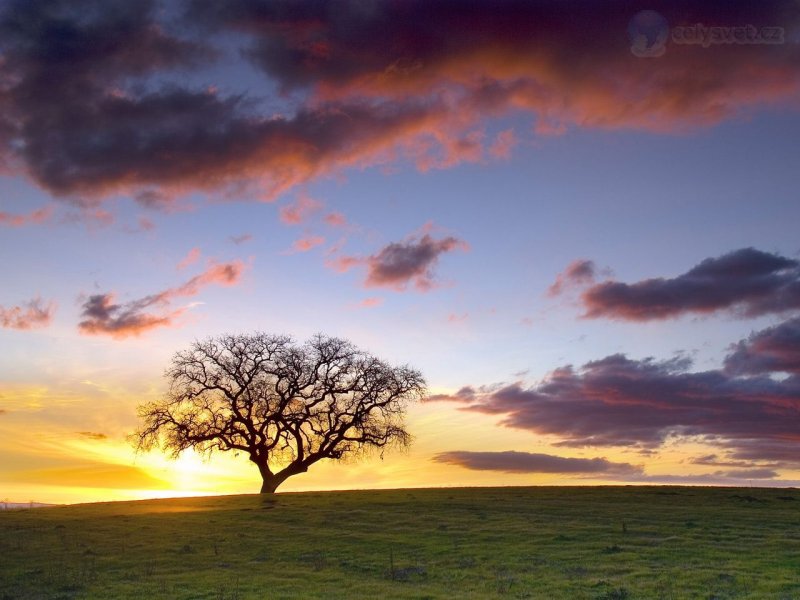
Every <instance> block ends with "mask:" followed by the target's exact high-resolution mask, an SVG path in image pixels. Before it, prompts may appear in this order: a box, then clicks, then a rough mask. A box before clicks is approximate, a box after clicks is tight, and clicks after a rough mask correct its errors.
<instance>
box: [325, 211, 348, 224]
mask: <svg viewBox="0 0 800 600" xmlns="http://www.w3.org/2000/svg"><path fill="white" fill-rule="evenodd" d="M323 221H324V222H325V224H326V225H329V226H331V227H346V226H347V217H345V216H344V215H343V214H342V213H340V212H332V213H328V214H327V215H325V217H324V219H323Z"/></svg>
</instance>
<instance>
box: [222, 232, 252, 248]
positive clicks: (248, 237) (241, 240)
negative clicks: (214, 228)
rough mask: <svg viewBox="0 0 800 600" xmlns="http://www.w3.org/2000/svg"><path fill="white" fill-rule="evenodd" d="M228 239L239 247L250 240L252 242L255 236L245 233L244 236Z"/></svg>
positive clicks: (233, 236) (234, 236)
mask: <svg viewBox="0 0 800 600" xmlns="http://www.w3.org/2000/svg"><path fill="white" fill-rule="evenodd" d="M228 239H229V240H230V241H232V242H233V243H234V244H236V245H237V246H239V245H241V244H244V243H245V242H249V241H250V240H252V239H253V236H252V234H250V233H243V234H242V235H232V236H230V237H229V238H228Z"/></svg>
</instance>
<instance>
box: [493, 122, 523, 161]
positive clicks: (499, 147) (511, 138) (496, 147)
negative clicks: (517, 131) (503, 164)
mask: <svg viewBox="0 0 800 600" xmlns="http://www.w3.org/2000/svg"><path fill="white" fill-rule="evenodd" d="M516 145H517V138H516V136H515V135H514V130H513V129H505V130H503V131H501V132H500V133H498V134H497V137H496V138H495V139H494V143H493V144H492V145H491V146H490V147H489V154H491V155H492V156H494V157H495V158H500V159H507V158H511V151H512V150H513V148H514V146H516Z"/></svg>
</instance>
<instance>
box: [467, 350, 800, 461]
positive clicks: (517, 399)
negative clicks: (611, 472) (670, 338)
mask: <svg viewBox="0 0 800 600" xmlns="http://www.w3.org/2000/svg"><path fill="white" fill-rule="evenodd" d="M690 366H691V365H690V362H689V361H688V360H687V359H672V360H668V361H663V362H656V361H654V360H652V359H645V360H632V359H629V358H626V357H625V356H623V355H619V354H618V355H613V356H608V357H606V358H604V359H601V360H597V361H592V362H589V363H586V364H585V365H583V366H582V367H581V368H580V369H574V368H573V367H571V366H567V367H562V368H560V369H556V370H555V371H553V372H552V373H550V374H549V375H548V376H547V378H545V379H544V380H543V381H542V382H541V383H539V384H538V385H534V386H531V387H527V388H526V387H523V386H522V385H520V384H517V383H515V384H511V385H506V386H504V387H501V388H499V389H495V390H492V391H486V392H479V393H475V394H473V395H470V394H465V395H464V396H462V397H459V398H454V399H455V400H460V401H461V402H463V403H464V410H468V411H474V412H480V413H486V414H491V415H501V416H502V419H501V421H500V423H501V424H502V425H505V426H507V427H513V428H517V429H526V430H529V431H531V432H535V433H538V434H549V435H553V436H558V437H559V438H560V441H559V442H558V443H557V444H556V445H561V446H574V447H583V446H632V447H638V448H656V447H659V446H660V445H662V444H663V443H664V442H665V441H666V440H667V439H668V438H670V437H671V436H679V437H696V438H698V439H701V440H703V441H706V442H708V443H712V444H715V445H719V446H721V447H724V448H726V449H728V450H730V451H731V452H732V454H731V458H734V459H746V460H758V459H764V460H771V459H772V460H774V459H776V456H775V450H776V449H778V448H780V454H781V459H780V460H786V459H787V457H788V456H790V455H791V452H793V453H794V458H792V459H791V460H792V462H794V463H798V462H800V459H798V456H800V455H799V454H798V450H800V378H798V377H790V378H787V379H784V380H781V381H777V380H775V379H772V378H770V377H750V378H740V377H732V376H729V375H727V374H726V373H724V372H723V371H705V372H690V371H689V368H690ZM790 451H791V452H790Z"/></svg>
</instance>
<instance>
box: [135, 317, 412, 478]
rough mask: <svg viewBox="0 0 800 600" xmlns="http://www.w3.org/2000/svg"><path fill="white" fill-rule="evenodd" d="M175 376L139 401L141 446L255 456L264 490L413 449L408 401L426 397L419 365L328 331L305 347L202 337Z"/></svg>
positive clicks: (180, 356)
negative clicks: (331, 463)
mask: <svg viewBox="0 0 800 600" xmlns="http://www.w3.org/2000/svg"><path fill="white" fill-rule="evenodd" d="M166 377H167V379H168V380H169V384H170V386H169V391H168V392H167V394H166V395H165V397H164V398H163V399H161V400H159V401H156V402H151V403H148V404H144V405H141V406H139V409H138V413H139V417H140V418H141V419H142V424H141V426H140V428H139V430H138V431H137V432H136V434H135V435H134V436H132V440H133V442H134V444H135V445H136V446H137V448H138V449H139V450H150V449H152V448H155V447H160V448H162V449H163V450H165V451H169V452H171V453H172V455H173V457H177V456H178V455H179V454H180V453H181V452H182V451H183V450H186V449H188V448H194V449H196V450H198V451H200V452H203V453H207V454H211V453H212V452H214V451H238V452H243V453H246V454H247V455H248V456H249V458H250V460H251V461H252V462H253V463H255V464H256V466H258V469H259V472H260V473H261V478H262V480H263V484H262V486H261V493H274V492H275V490H276V489H277V488H278V486H279V485H280V484H281V483H283V482H284V481H285V480H286V479H287V478H289V477H291V476H292V475H297V474H298V473H305V472H306V471H307V470H308V468H309V467H310V466H311V465H313V464H314V463H316V462H317V461H319V460H322V459H323V458H332V459H341V458H342V457H344V456H346V455H353V454H356V453H358V452H363V451H365V450H368V449H370V448H372V449H378V450H379V451H380V452H381V454H382V453H383V451H384V450H385V449H386V448H387V447H390V446H393V445H397V446H407V445H408V444H409V442H410V440H411V437H410V435H409V433H408V432H407V431H406V429H405V427H404V416H405V412H406V407H407V406H408V404H409V403H410V402H412V401H415V400H419V399H421V398H422V397H423V396H424V394H425V380H424V378H423V377H422V374H421V373H420V372H419V371H417V370H416V369H412V368H411V367H409V366H399V367H392V366H390V365H388V364H387V363H385V362H383V361H381V360H379V359H378V358H376V357H374V356H372V355H370V354H368V353H366V352H363V351H361V350H359V349H358V348H356V347H355V346H354V345H353V344H351V343H350V342H348V341H347V340H343V339H339V338H334V337H327V336H324V335H321V334H320V335H317V336H315V337H313V338H312V339H311V340H309V341H308V342H306V343H305V344H302V345H298V344H296V343H295V342H294V340H293V339H292V338H291V337H287V336H280V335H269V334H265V333H255V334H252V335H223V336H220V337H216V338H210V339H208V340H205V341H198V342H195V343H193V344H192V345H191V347H190V349H189V350H186V351H183V352H178V353H176V354H175V355H174V356H173V358H172V363H171V366H170V367H169V368H168V369H167V371H166Z"/></svg>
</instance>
